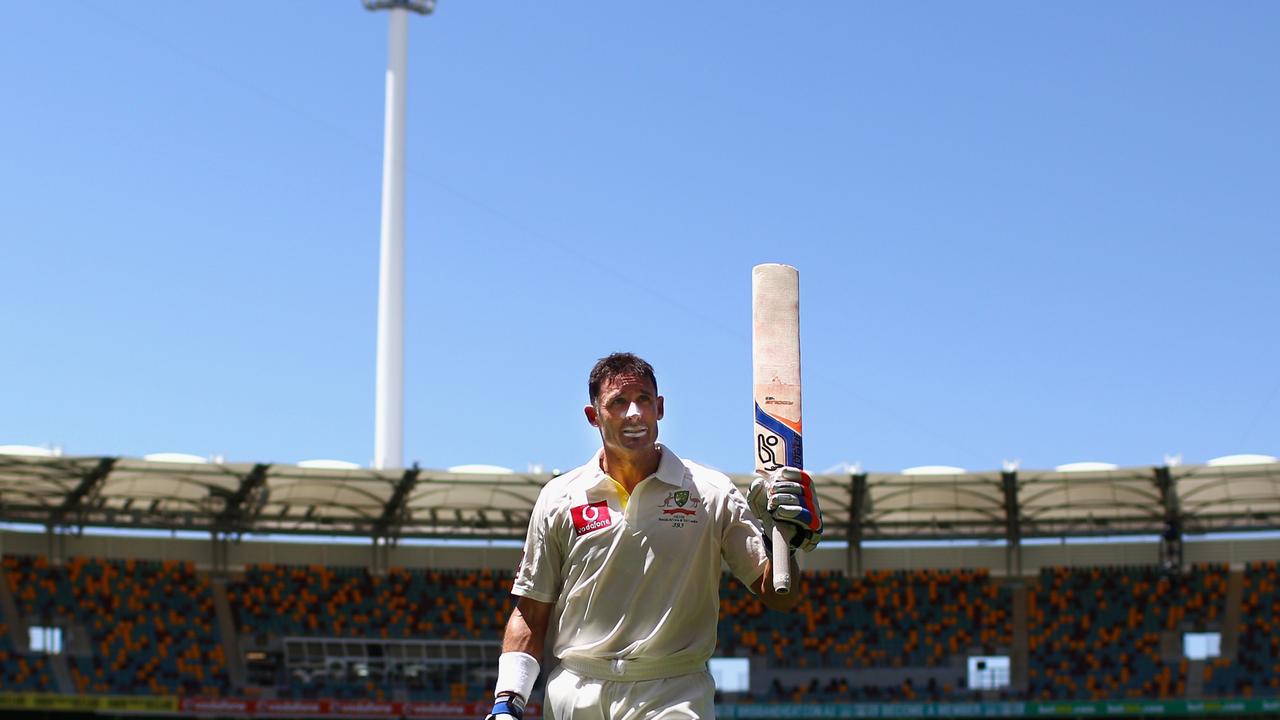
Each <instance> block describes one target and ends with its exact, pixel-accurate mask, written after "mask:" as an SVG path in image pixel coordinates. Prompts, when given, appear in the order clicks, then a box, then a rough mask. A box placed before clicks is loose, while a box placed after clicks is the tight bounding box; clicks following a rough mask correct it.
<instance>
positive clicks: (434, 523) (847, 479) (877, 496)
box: [0, 448, 1280, 541]
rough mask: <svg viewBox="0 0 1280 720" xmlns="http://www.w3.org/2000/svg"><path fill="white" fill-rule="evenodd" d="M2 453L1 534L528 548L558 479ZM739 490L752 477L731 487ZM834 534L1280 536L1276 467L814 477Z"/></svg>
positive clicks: (1279, 467)
mask: <svg viewBox="0 0 1280 720" xmlns="http://www.w3.org/2000/svg"><path fill="white" fill-rule="evenodd" d="M174 460H175V458H172V457H168V458H162V459H151V460H148V459H134V458H119V457H59V456H56V455H49V454H45V455H35V454H25V453H22V454H15V453H11V452H6V451H5V448H0V522H7V523H34V524H38V525H43V526H46V527H50V528H68V529H77V528H83V527H88V526H96V527H125V528H149V529H164V530H197V531H209V532H216V533H221V534H224V535H241V534H247V533H260V534H276V533H302V534H309V535H360V536H370V537H382V538H393V539H394V538H405V537H410V538H476V539H480V538H490V539H492V538H518V537H523V535H524V532H525V528H526V525H527V523H528V519H529V512H530V510H531V509H532V507H533V503H534V500H535V499H536V498H537V494H538V491H539V490H540V489H541V488H542V486H543V485H544V484H545V483H546V482H547V481H548V480H550V478H551V476H550V475H548V474H522V473H510V472H502V473H498V472H492V473H474V472H466V473H462V472H447V471H435V470H419V469H417V468H412V469H409V470H404V471H398V470H397V471H387V470H368V469H361V468H344V467H300V466H296V465H276V464H266V463H259V464H252V463H208V462H189V461H188V462H182V461H174ZM733 479H734V481H735V482H736V483H737V484H738V485H739V486H740V487H742V488H744V489H745V488H746V486H747V484H748V483H749V482H750V476H749V475H736V476H733ZM814 481H815V483H816V485H817V488H818V495H819V497H820V499H821V503H822V507H823V514H824V519H825V522H826V526H827V532H826V536H827V537H828V538H836V539H850V538H852V539H856V540H860V541H861V540H879V539H898V540H902V539H966V538H1007V537H1010V536H1011V535H1012V534H1013V533H1017V536H1018V537H1020V538H1028V537H1059V536H1080V535H1127V534H1160V533H1162V532H1164V531H1166V530H1167V529H1168V527H1169V524H1170V522H1171V520H1176V521H1177V523H1178V526H1179V527H1180V528H1181V530H1182V532H1184V533H1186V534H1192V535H1195V534H1203V533H1210V532H1223V531H1256V530H1280V464H1278V463H1276V462H1275V460H1274V458H1267V457H1263V456H1258V457H1254V458H1250V459H1249V462H1248V463H1247V464H1231V463H1215V464H1207V465H1175V466H1171V467H1169V466H1159V467H1136V468H1100V469H1088V468H1087V467H1086V468H1083V469H1077V468H1073V469H1069V470H1050V471H1034V470H1033V471H1012V470H1010V471H1004V472H1001V471H994V472H960V473H955V474H923V475H921V474H901V473H899V474H890V473H869V474H854V475H816V476H814Z"/></svg>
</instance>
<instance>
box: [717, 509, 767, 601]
mask: <svg viewBox="0 0 1280 720" xmlns="http://www.w3.org/2000/svg"><path fill="white" fill-rule="evenodd" d="M721 528H722V529H721V534H720V554H721V555H722V556H723V557H724V561H725V563H727V564H728V565H729V570H730V571H731V572H733V574H734V576H736V577H737V578H738V579H739V580H741V581H742V582H743V584H744V585H746V586H747V587H748V588H750V587H752V586H753V585H755V582H756V580H759V579H760V576H761V575H762V574H763V573H764V566H765V562H766V561H767V560H768V558H769V554H768V552H767V551H766V550H765V548H764V536H763V535H762V534H761V530H760V525H759V522H758V521H757V520H756V517H755V515H754V514H752V512H751V507H750V506H749V505H747V499H746V498H745V497H743V496H742V493H741V492H738V488H737V487H735V486H733V485H732V484H730V486H729V491H728V493H727V494H726V496H725V507H724V521H723V523H722V525H721Z"/></svg>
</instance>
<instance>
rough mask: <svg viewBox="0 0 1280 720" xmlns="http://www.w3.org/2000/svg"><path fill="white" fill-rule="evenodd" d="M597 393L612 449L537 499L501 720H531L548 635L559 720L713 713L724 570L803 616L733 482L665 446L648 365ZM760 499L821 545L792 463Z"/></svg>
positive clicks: (767, 513) (501, 662)
mask: <svg viewBox="0 0 1280 720" xmlns="http://www.w3.org/2000/svg"><path fill="white" fill-rule="evenodd" d="M588 392H589V396H590V400H591V402H590V404H589V405H587V406H586V407H585V408H584V411H585V414H586V419H587V422H588V423H590V424H591V425H592V426H593V427H595V428H596V429H597V430H598V431H599V433H600V440H601V445H602V447H601V449H600V450H599V451H598V452H597V453H596V454H595V456H594V457H592V458H591V459H590V460H589V461H588V462H587V463H586V464H585V465H583V466H581V467H579V468H577V469H575V470H571V471H569V472H567V473H565V474H564V475H561V476H559V477H556V478H554V479H553V480H551V482H549V483H547V485H546V486H545V487H544V488H543V489H542V492H541V493H540V494H539V495H538V500H537V503H536V504H535V505H534V508H533V514H532V516H531V518H530V521H529V533H528V536H527V539H526V540H525V546H524V557H523V559H522V560H521V563H520V568H519V570H517V572H516V578H515V582H514V584H513V587H512V590H511V592H512V593H513V594H515V595H517V596H518V598H519V599H518V601H517V603H516V607H515V610H513V611H512V613H511V618H510V619H509V620H508V622H507V627H506V632H505V634H504V636H503V642H502V650H503V652H502V655H501V657H500V658H499V659H498V682H497V687H496V688H495V704H494V707H493V711H492V713H490V715H489V719H490V720H509V718H515V720H521V718H522V715H523V710H524V704H525V701H526V700H528V698H529V694H530V692H531V691H532V689H533V685H534V682H535V680H536V679H537V676H538V672H539V666H540V663H541V661H542V658H543V655H544V648H543V645H544V638H546V637H547V630H548V628H553V629H554V632H553V634H552V640H551V642H552V652H554V653H555V655H556V657H558V658H559V659H560V665H559V666H558V667H557V668H556V670H555V671H553V672H552V674H551V675H550V676H549V677H548V678H547V683H546V701H545V703H544V708H543V709H544V713H545V715H546V717H547V718H548V719H549V720H621V718H624V717H625V718H627V719H628V720H633V719H634V720H642V719H644V718H660V717H661V718H668V717H670V718H714V717H715V705H714V702H713V698H714V694H715V683H714V681H713V680H712V678H711V674H710V673H709V672H708V671H707V661H708V660H709V659H710V658H711V654H712V652H713V651H714V650H715V647H716V625H717V620H718V618H719V609H720V600H719V589H720V568H721V563H722V562H723V563H724V564H726V565H728V567H729V569H730V571H732V572H733V574H734V575H736V576H737V577H738V578H739V579H740V580H741V581H742V582H743V583H744V584H746V585H747V587H749V588H751V590H752V592H754V593H756V594H757V595H759V597H760V599H761V601H762V602H763V603H764V604H765V605H766V606H768V607H770V608H772V609H775V610H790V609H791V608H793V607H795V606H796V605H797V604H799V602H800V600H801V598H800V595H799V593H792V594H789V595H784V594H778V593H776V592H775V591H774V589H773V582H772V574H773V573H772V570H771V562H770V555H769V553H768V551H767V549H766V541H765V538H764V535H763V534H762V530H761V527H760V524H759V521H758V520H757V517H756V515H755V513H753V511H752V507H751V506H750V505H749V503H748V501H747V499H746V498H744V497H743V496H742V493H740V492H739V491H738V489H737V488H736V487H735V486H734V485H733V483H732V482H731V481H730V480H729V478H728V477H727V476H725V475H723V474H722V473H719V472H716V471H714V470H711V469H709V468H706V467H703V466H701V465H698V464H696V463H693V462H690V461H688V460H682V459H681V458H680V457H678V456H677V455H676V454H675V453H674V452H672V451H671V449H670V448H668V447H666V446H664V445H661V444H659V443H658V421H659V420H661V419H662V417H663V412H664V407H663V404H664V403H663V397H662V396H661V395H659V394H658V382H657V379H656V377H655V376H654V372H653V367H652V366H650V365H649V363H647V362H645V361H644V360H642V359H640V358H639V357H637V356H635V355H632V354H630V353H614V354H613V355H610V356H608V357H606V358H603V359H601V360H600V361H599V362H597V363H596V365H595V367H594V368H593V369H592V371H591V374H590V378H589V381H588ZM797 473H799V474H797ZM751 494H752V496H753V498H755V500H756V504H757V505H758V510H759V512H760V513H761V518H760V519H762V520H764V521H765V522H766V523H768V524H770V525H773V524H778V525H785V526H787V527H790V528H794V534H793V539H792V543H793V544H794V545H795V546H796V547H800V548H804V549H812V548H813V547H814V546H815V545H817V543H818V539H819V537H820V534H821V531H822V523H821V514H820V512H819V510H818V506H817V502H816V498H815V497H814V495H813V493H812V491H811V489H810V486H809V483H808V476H807V475H804V474H803V473H800V472H799V471H798V470H797V471H796V472H795V473H792V472H790V469H788V468H779V469H778V470H776V471H773V472H771V473H767V474H766V475H763V476H761V477H759V478H757V480H756V482H755V484H753V487H752V493H751Z"/></svg>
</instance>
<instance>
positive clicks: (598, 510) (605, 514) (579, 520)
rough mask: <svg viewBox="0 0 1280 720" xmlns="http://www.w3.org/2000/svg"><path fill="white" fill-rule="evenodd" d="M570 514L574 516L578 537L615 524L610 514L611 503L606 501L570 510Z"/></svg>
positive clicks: (574, 529)
mask: <svg viewBox="0 0 1280 720" xmlns="http://www.w3.org/2000/svg"><path fill="white" fill-rule="evenodd" d="M569 514H570V515H572V516H573V531H574V532H576V533H577V534H578V537H582V536H583V535H586V534H587V533H591V532H595V531H596V530H600V529H603V528H607V527H609V526H610V525H612V524H613V516H612V515H610V514H609V503H608V502H607V501H605V500H600V501H599V502H593V503H587V504H586V505H579V506H577V507H575V508H570V509H569Z"/></svg>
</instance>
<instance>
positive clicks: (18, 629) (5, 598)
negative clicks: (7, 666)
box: [0, 578, 27, 649]
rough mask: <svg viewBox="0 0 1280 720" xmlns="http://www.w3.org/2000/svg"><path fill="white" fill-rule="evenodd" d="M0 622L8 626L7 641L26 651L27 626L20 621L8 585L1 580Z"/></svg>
mask: <svg viewBox="0 0 1280 720" xmlns="http://www.w3.org/2000/svg"><path fill="white" fill-rule="evenodd" d="M0 620H3V621H4V622H5V623H7V624H8V627H9V641H10V642H11V643H13V646H14V647H16V648H22V649H26V647H27V624H26V623H24V622H23V621H22V617H21V616H20V614H19V613H18V603H16V602H14V600H13V591H12V590H10V589H9V583H7V582H4V581H3V578H0Z"/></svg>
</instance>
